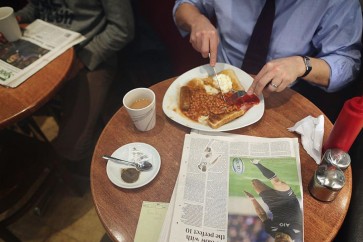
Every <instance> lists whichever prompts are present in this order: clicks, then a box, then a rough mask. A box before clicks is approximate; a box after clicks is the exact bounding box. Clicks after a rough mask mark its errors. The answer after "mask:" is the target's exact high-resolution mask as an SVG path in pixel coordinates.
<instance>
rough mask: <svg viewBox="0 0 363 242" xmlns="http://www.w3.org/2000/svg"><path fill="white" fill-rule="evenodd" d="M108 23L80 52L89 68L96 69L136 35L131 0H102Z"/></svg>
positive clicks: (81, 57) (80, 56)
mask: <svg viewBox="0 0 363 242" xmlns="http://www.w3.org/2000/svg"><path fill="white" fill-rule="evenodd" d="M102 4H103V8H104V12H105V16H106V19H107V25H106V27H105V28H104V30H103V31H102V32H100V33H99V34H98V35H96V36H94V37H93V38H92V40H91V41H90V42H89V43H88V44H87V45H86V46H84V47H83V48H82V49H81V50H80V52H79V53H78V56H79V58H80V59H81V60H82V62H83V64H85V65H86V66H87V68H88V69H90V70H94V69H95V68H96V67H97V66H98V65H99V64H100V63H102V62H103V61H106V60H107V59H108V58H110V57H111V56H112V54H114V53H115V51H118V50H120V49H122V48H123V47H124V46H125V45H126V44H127V43H128V42H129V41H131V40H132V38H133V36H134V19H133V14H132V8H131V3H130V1H129V0H104V1H102Z"/></svg>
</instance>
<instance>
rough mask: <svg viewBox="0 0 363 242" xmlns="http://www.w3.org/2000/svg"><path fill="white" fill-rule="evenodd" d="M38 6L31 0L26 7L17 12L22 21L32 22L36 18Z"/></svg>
mask: <svg viewBox="0 0 363 242" xmlns="http://www.w3.org/2000/svg"><path fill="white" fill-rule="evenodd" d="M36 12H37V8H36V6H35V4H34V3H33V2H32V1H29V2H28V4H27V5H25V7H24V8H22V9H20V10H19V11H17V12H16V13H15V15H16V16H19V17H20V23H31V22H33V21H34V20H35V19H36Z"/></svg>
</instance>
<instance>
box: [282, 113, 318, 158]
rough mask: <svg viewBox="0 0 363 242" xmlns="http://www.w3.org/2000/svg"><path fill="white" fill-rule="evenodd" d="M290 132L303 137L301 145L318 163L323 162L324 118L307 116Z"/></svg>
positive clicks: (290, 129) (291, 128)
mask: <svg viewBox="0 0 363 242" xmlns="http://www.w3.org/2000/svg"><path fill="white" fill-rule="evenodd" d="M288 130H289V131H290V132H294V131H295V132H296V133H299V134H300V135H301V143H302V145H303V147H304V149H305V150H306V152H308V154H309V155H310V156H311V157H312V158H313V159H314V160H315V161H316V164H318V165H319V164H320V162H321V152H322V146H323V136H324V117H323V115H320V116H319V117H317V118H314V117H312V116H310V115H309V116H307V117H306V118H304V119H302V120H300V121H299V122H297V123H296V124H295V125H294V126H293V127H290V128H288Z"/></svg>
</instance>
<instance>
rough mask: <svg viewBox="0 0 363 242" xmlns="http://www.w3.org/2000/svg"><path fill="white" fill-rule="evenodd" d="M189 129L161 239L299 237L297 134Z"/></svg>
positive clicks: (217, 241)
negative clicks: (271, 135)
mask: <svg viewBox="0 0 363 242" xmlns="http://www.w3.org/2000/svg"><path fill="white" fill-rule="evenodd" d="M208 134H209V135H206V134H203V135H201V134H196V133H192V134H187V135H186V136H185V141H184V148H183V155H182V160H181V166H180V172H179V175H178V180H177V183H176V186H175V189H174V192H173V196H172V199H171V201H170V205H169V209H168V213H167V216H166V218H165V221H164V225H163V229H162V233H161V235H160V237H159V242H161V241H170V242H171V241H205V242H222V241H230V242H237V241H273V240H274V238H276V237H277V236H286V235H288V236H289V237H290V239H291V240H294V241H303V197H302V194H303V192H302V181H301V169H300V158H299V146H298V140H297V139H296V138H260V137H252V136H242V135H225V134H224V133H223V134H221V133H213V134H212V133H208Z"/></svg>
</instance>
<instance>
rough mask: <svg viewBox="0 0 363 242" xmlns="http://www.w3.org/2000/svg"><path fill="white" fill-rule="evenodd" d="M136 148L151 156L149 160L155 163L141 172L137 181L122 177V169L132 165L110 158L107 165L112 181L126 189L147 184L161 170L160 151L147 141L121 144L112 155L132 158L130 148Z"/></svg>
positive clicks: (120, 157) (107, 171)
mask: <svg viewBox="0 0 363 242" xmlns="http://www.w3.org/2000/svg"><path fill="white" fill-rule="evenodd" d="M134 148H135V149H137V150H138V151H140V152H142V153H143V154H145V155H147V156H149V157H150V160H149V161H150V163H151V164H152V165H153V167H152V168H151V169H150V170H148V171H142V172H140V176H139V178H138V180H137V181H136V182H133V183H127V182H125V181H123V180H122V179H121V169H122V168H130V166H127V165H123V164H120V163H116V162H113V161H110V160H109V161H108V162H107V166H106V173H107V176H108V178H109V179H110V181H111V182H112V183H113V184H115V185H116V186H119V187H122V188H126V189H133V188H138V187H142V186H145V185H146V184H148V183H149V182H151V181H152V180H153V179H154V178H155V176H156V175H157V174H158V172H159V170H160V164H161V159H160V155H159V152H158V151H157V150H156V149H155V148H154V147H152V146H151V145H148V144H145V143H139V142H136V143H130V144H127V145H124V146H121V147H120V148H118V149H117V150H116V151H115V152H113V153H112V156H113V157H116V158H119V159H125V160H130V159H131V157H129V153H130V150H131V149H134Z"/></svg>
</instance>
